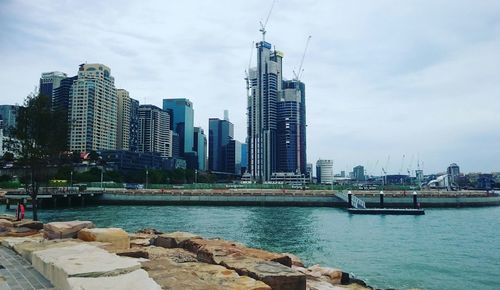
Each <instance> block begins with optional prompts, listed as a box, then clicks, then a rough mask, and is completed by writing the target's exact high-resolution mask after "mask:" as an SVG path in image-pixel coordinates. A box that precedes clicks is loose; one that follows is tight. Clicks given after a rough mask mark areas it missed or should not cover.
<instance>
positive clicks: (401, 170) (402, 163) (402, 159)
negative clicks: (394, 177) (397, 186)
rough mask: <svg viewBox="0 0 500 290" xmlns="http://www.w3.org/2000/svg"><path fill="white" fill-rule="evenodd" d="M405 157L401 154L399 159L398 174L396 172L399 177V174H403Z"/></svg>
mask: <svg viewBox="0 0 500 290" xmlns="http://www.w3.org/2000/svg"><path fill="white" fill-rule="evenodd" d="M405 157H406V155H405V154H403V158H401V167H399V172H398V174H399V175H401V172H403V167H404V164H405Z"/></svg>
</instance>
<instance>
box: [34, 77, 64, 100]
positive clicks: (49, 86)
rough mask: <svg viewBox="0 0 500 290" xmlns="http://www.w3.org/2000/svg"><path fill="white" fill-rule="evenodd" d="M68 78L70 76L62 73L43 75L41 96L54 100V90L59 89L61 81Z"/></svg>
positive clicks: (40, 89)
mask: <svg viewBox="0 0 500 290" xmlns="http://www.w3.org/2000/svg"><path fill="white" fill-rule="evenodd" d="M67 77H68V75H66V74H65V73H63V72H60V71H53V72H45V73H42V76H41V77H40V88H39V93H40V95H42V96H47V97H50V98H51V100H52V98H53V95H54V90H55V89H57V88H58V87H59V86H60V85H61V81H62V80H63V79H65V78H67Z"/></svg>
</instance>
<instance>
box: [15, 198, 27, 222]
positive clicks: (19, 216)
mask: <svg viewBox="0 0 500 290" xmlns="http://www.w3.org/2000/svg"><path fill="white" fill-rule="evenodd" d="M24 210H25V208H24V203H23V202H22V201H20V202H18V203H17V210H16V219H17V220H18V221H21V220H23V219H24Z"/></svg>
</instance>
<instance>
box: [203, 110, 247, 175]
mask: <svg viewBox="0 0 500 290" xmlns="http://www.w3.org/2000/svg"><path fill="white" fill-rule="evenodd" d="M233 137H234V126H233V123H231V122H229V120H221V119H219V118H210V119H209V120H208V169H209V170H210V171H215V172H228V171H227V170H228V169H227V167H226V164H227V156H226V149H227V148H226V147H227V145H228V144H229V142H230V141H231V140H233ZM240 152H241V151H240Z"/></svg>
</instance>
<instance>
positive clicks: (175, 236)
mask: <svg viewBox="0 0 500 290" xmlns="http://www.w3.org/2000/svg"><path fill="white" fill-rule="evenodd" d="M190 239H201V237H200V236H198V235H195V234H191V233H186V232H173V233H166V234H161V235H159V236H157V237H156V239H155V246H157V247H164V248H177V247H179V245H180V244H181V243H182V242H184V241H186V240H190Z"/></svg>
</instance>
